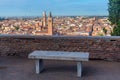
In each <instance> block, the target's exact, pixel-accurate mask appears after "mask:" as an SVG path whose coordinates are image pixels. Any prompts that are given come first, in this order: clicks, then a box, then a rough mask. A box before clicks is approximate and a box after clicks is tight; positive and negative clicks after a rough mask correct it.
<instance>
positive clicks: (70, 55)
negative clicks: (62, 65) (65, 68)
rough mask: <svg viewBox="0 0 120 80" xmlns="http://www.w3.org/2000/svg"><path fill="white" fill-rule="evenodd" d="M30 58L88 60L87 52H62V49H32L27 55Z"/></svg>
mask: <svg viewBox="0 0 120 80" xmlns="http://www.w3.org/2000/svg"><path fill="white" fill-rule="evenodd" d="M28 57H29V58H32V59H56V60H73V61H88V59H89V53H88V52H64V51H34V52H32V53H31V54H29V56H28Z"/></svg>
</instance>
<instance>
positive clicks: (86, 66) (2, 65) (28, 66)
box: [0, 57, 120, 80]
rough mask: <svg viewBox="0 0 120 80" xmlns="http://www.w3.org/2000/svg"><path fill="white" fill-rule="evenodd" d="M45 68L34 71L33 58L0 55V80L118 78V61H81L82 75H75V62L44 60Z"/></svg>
mask: <svg viewBox="0 0 120 80" xmlns="http://www.w3.org/2000/svg"><path fill="white" fill-rule="evenodd" d="M44 66H45V70H44V71H43V72H42V73H41V74H36V73H35V63H34V60H30V59H27V58H21V57H0V80H120V62H109V61H100V60H92V61H91V60H90V61H89V62H83V76H82V78H78V77H77V71H76V62H71V61H54V60H44Z"/></svg>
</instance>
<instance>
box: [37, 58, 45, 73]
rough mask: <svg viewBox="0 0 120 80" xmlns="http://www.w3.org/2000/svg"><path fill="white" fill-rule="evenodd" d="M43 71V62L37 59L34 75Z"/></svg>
mask: <svg viewBox="0 0 120 80" xmlns="http://www.w3.org/2000/svg"><path fill="white" fill-rule="evenodd" d="M42 70H43V60H42V59H38V60H36V73H37V74H39V73H41V71H42Z"/></svg>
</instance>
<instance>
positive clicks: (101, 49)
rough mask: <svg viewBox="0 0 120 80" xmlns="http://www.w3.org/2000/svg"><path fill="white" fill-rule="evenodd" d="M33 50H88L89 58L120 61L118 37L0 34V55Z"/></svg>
mask: <svg viewBox="0 0 120 80" xmlns="http://www.w3.org/2000/svg"><path fill="white" fill-rule="evenodd" d="M34 50H55V51H73V52H79V51H81V52H89V53H90V59H102V60H112V61H120V37H78V36H76V37H66V36H59V37H56V36H44V37H42V36H30V35H29V36H27V35H24V36H23V35H0V56H25V57H27V55H28V54H29V53H30V52H32V51H34Z"/></svg>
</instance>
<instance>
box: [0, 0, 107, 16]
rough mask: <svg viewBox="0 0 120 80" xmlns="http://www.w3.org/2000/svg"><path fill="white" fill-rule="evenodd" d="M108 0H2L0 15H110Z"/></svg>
mask: <svg viewBox="0 0 120 80" xmlns="http://www.w3.org/2000/svg"><path fill="white" fill-rule="evenodd" d="M107 9H108V0H1V2H0V10H1V11H0V16H41V15H42V12H43V11H46V12H50V11H51V12H52V14H53V15H55V16H57V15H58V16H61V15H62V16H63V15H65V16H66V15H73V16H76V15H108V11H107Z"/></svg>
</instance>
